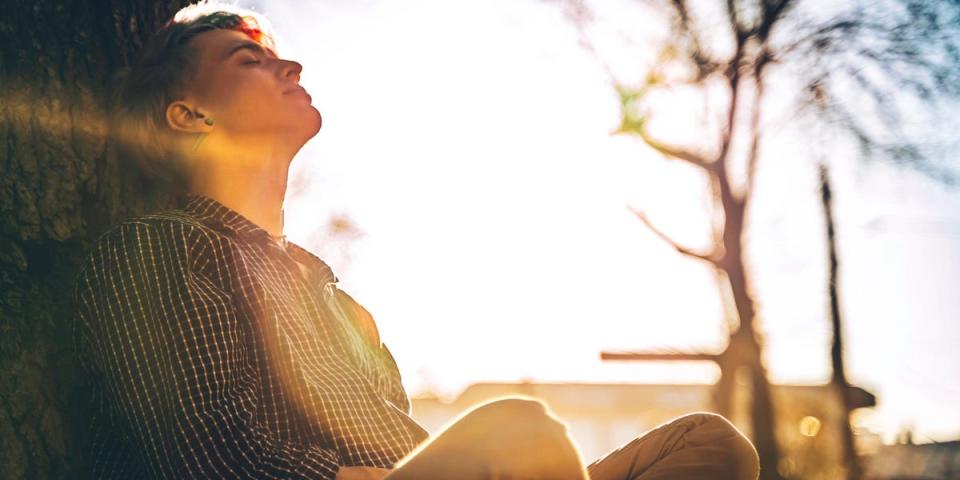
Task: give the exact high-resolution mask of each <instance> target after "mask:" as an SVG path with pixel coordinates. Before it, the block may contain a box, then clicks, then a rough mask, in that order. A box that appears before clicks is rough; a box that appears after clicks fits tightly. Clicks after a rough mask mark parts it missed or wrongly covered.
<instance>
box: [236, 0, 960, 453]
mask: <svg viewBox="0 0 960 480" xmlns="http://www.w3.org/2000/svg"><path fill="white" fill-rule="evenodd" d="M260 3H261V4H262V5H261V6H259V7H257V4H251V3H244V2H241V3H240V5H241V6H248V7H250V6H253V7H254V8H255V9H256V10H258V11H260V12H262V13H265V14H266V15H267V16H268V17H269V18H270V19H271V20H272V21H273V23H274V26H275V28H276V29H277V30H279V31H280V32H281V39H280V40H281V42H282V43H281V46H280V48H281V52H280V53H281V55H282V56H285V57H288V58H294V59H297V60H299V61H300V62H301V63H303V65H304V71H303V75H302V82H301V83H302V84H303V85H304V86H305V87H306V88H307V90H308V91H309V92H310V93H311V95H312V97H313V104H314V105H315V106H317V107H318V109H319V110H320V111H321V113H322V114H323V117H324V126H323V128H322V130H321V132H320V133H319V134H318V136H317V137H316V138H314V139H313V140H312V141H311V142H310V143H308V144H307V146H306V147H305V148H304V149H303V150H302V151H301V153H300V154H299V156H298V157H297V159H296V160H295V162H294V164H293V167H292V172H291V187H290V190H289V191H288V193H289V195H288V201H287V205H286V209H285V213H286V227H285V228H286V233H287V234H288V236H289V237H290V238H292V239H293V240H294V241H297V242H299V243H301V244H304V245H306V246H307V247H308V248H310V249H311V250H313V251H314V252H316V253H318V254H319V255H320V256H321V257H323V258H325V259H328V260H329V261H330V263H331V264H332V265H333V266H334V268H335V270H336V272H337V274H338V276H340V278H341V281H342V287H343V288H344V289H346V290H347V291H349V292H350V293H351V294H352V295H353V296H354V297H355V298H357V299H358V300H359V301H360V302H361V303H363V304H364V305H365V306H366V307H367V308H368V309H369V310H370V311H371V312H372V313H373V315H374V316H375V318H376V319H377V322H378V324H379V326H380V330H381V335H382V337H383V338H384V339H385V341H386V343H387V344H388V345H389V346H390V348H391V350H392V351H393V353H394V355H395V357H396V358H397V361H398V363H399V365H400V369H401V371H402V373H403V375H404V381H405V384H406V385H407V387H408V390H409V391H410V392H411V393H417V392H419V391H423V390H426V389H431V390H434V391H438V392H439V393H442V394H456V393H457V392H459V391H460V390H461V389H462V388H463V387H465V386H466V385H469V384H471V383H474V382H477V381H485V380H498V381H516V380H522V379H531V380H534V381H580V382H671V383H673V382H711V381H713V380H714V379H715V377H716V372H715V370H714V367H712V366H705V365H698V364H686V365H651V364H635V363H634V364H631V363H602V362H600V360H599V352H600V351H601V350H611V349H620V350H627V349H648V348H654V347H668V348H678V349H710V350H715V349H718V348H719V347H720V346H721V345H722V342H723V338H724V335H725V330H724V326H723V321H722V317H721V304H720V301H719V298H718V294H717V287H716V284H715V282H714V280H713V275H712V273H711V272H710V270H709V269H707V268H706V267H705V266H703V265H701V264H699V263H697V262H695V261H693V260H690V259H687V258H684V257H682V256H680V255H678V254H676V253H675V252H674V251H673V250H672V249H671V248H669V247H668V246H667V245H665V244H664V243H662V242H661V241H659V240H658V239H657V238H656V237H655V236H654V235H652V234H651V233H650V232H649V231H648V230H646V229H645V227H644V226H643V225H642V224H641V223H640V222H639V221H638V220H637V219H636V218H635V217H633V216H632V214H630V212H629V211H628V210H627V206H628V205H629V206H633V207H635V208H637V209H640V210H644V211H646V212H648V213H649V215H650V217H651V218H652V219H653V220H654V222H655V223H657V224H659V225H661V227H662V228H663V229H664V230H666V231H668V232H670V234H671V235H673V236H674V237H676V238H678V239H681V240H683V241H685V242H688V243H690V244H691V245H694V246H695V245H697V244H698V242H701V243H700V244H702V242H704V241H705V240H706V236H705V233H706V230H705V223H704V222H705V218H706V217H705V210H704V206H705V205H706V200H707V199H706V197H705V193H704V191H703V188H702V187H703V184H702V180H701V179H700V178H699V177H698V176H697V174H696V172H695V171H693V170H691V169H690V168H688V167H686V166H684V165H680V164H676V163H672V162H669V161H666V160H664V159H662V158H660V157H659V156H657V155H656V154H654V153H653V152H652V151H650V150H649V149H648V148H646V147H645V146H644V145H643V144H642V143H640V142H639V141H638V140H636V139H632V138H626V137H619V136H611V135H610V132H611V131H612V130H613V129H614V128H615V127H616V125H617V124H618V122H619V115H620V111H619V105H618V101H617V97H616V94H615V93H614V91H613V90H612V88H611V87H610V85H609V83H608V82H607V78H606V76H605V73H604V72H603V70H602V69H601V68H600V66H599V65H598V63H597V62H596V61H594V60H593V59H591V57H590V55H588V54H587V53H586V52H585V51H584V50H583V49H582V48H580V47H579V46H578V44H577V35H576V33H575V31H574V29H573V28H572V27H571V25H570V24H569V23H568V22H567V21H565V20H564V18H563V16H562V15H561V12H560V11H559V9H558V8H557V7H556V6H555V5H554V4H552V3H549V2H542V1H537V0H521V1H518V0H509V1H508V0H497V1H486V2H468V1H466V0H457V1H452V0H407V1H404V2H390V1H386V0H364V1H356V0H352V1H349V2H348V1H324V2H320V1H316V2H292V1H291V2H281V1H276V0H274V1H271V2H265V1H264V2H260ZM639 14H640V15H642V14H643V12H640V13H639ZM630 15H638V13H637V10H636V9H624V11H623V14H622V15H617V16H615V17H613V18H614V19H615V20H616V22H614V23H612V24H611V25H613V27H612V28H626V27H629V25H631V22H634V23H633V24H634V25H637V24H645V25H647V27H648V29H649V30H650V31H651V32H654V33H655V32H656V31H657V28H656V25H654V24H651V22H650V20H649V18H646V19H636V18H632V17H631V16H630ZM635 20H636V21H638V22H640V23H636V22H635ZM644 22H646V23H644ZM611 35H613V34H611ZM621 60H622V59H621ZM643 61H644V60H643V59H640V60H638V62H637V68H641V67H642V65H643ZM782 123H783V125H781V126H779V127H777V128H776V129H775V130H776V132H777V133H776V134H775V135H774V136H773V137H771V138H772V139H771V140H770V144H769V145H768V148H767V152H768V153H767V154H766V155H765V156H764V157H763V160H762V163H761V171H760V174H759V175H760V177H759V182H760V187H759V189H758V191H757V196H756V202H757V207H756V210H755V211H754V214H753V231H752V232H751V237H750V238H751V244H750V255H751V260H752V262H753V263H754V266H755V275H754V282H755V283H756V285H757V290H758V291H757V296H758V299H759V303H760V313H761V317H762V318H761V322H762V325H763V330H764V335H765V336H766V342H767V343H766V348H767V352H766V355H767V361H768V367H769V370H770V373H771V376H772V378H773V380H774V381H776V382H784V383H821V382H825V381H826V380H827V379H828V377H829V350H828V348H829V340H830V336H829V322H828V317H827V312H828V311H827V299H826V287H825V285H824V282H825V278H826V271H825V269H826V258H825V247H824V245H823V239H824V234H823V227H822V217H821V212H820V207H819V200H818V197H817V179H816V171H815V169H814V168H813V166H812V165H813V162H812V161H811V159H812V158H815V156H816V155H818V154H827V153H830V154H834V153H836V155H835V156H833V157H832V159H831V161H832V162H833V165H834V173H835V191H836V197H837V198H836V207H835V208H836V210H837V212H836V216H837V221H838V229H839V235H840V238H839V241H840V242H841V245H840V248H841V252H840V253H841V262H842V265H841V268H842V272H841V274H842V285H841V288H842V292H841V294H842V296H843V297H842V302H843V308H844V313H845V315H846V320H847V322H848V323H847V326H846V328H847V341H848V346H849V348H848V351H847V359H848V366H849V369H848V370H849V372H850V376H851V379H852V381H853V382H854V383H856V384H858V385H861V386H864V387H866V388H868V389H869V390H871V391H872V392H874V393H876V394H877V395H878V397H879V406H878V408H877V409H876V410H875V412H874V414H872V415H870V416H867V417H864V418H861V419H859V421H861V422H863V423H862V424H863V425H864V426H866V427H868V428H871V429H874V430H876V431H879V432H883V433H885V434H886V438H887V439H890V438H891V436H892V434H894V433H895V432H896V431H897V430H899V428H900V427H901V426H904V425H909V426H913V427H915V428H916V431H917V433H918V434H919V436H918V439H919V440H921V441H923V440H928V439H930V440H947V439H951V438H957V437H960V409H957V408H955V406H956V405H960V382H958V381H957V379H960V351H958V349H957V348H955V346H956V345H958V344H960V322H957V318H958V316H960V295H956V285H957V284H958V283H960V190H952V191H951V190H949V189H947V188H945V187H942V186H940V185H937V184H935V183H933V182H931V181H929V180H927V179H925V178H923V177H922V176H920V175H917V174H914V173H911V172H908V171H900V170H896V169H893V168H891V167H886V166H883V165H874V166H865V164H863V163H861V162H858V161H856V160H855V159H853V157H854V156H855V152H853V151H852V150H851V151H845V150H843V149H830V151H829V152H823V151H818V150H816V149H815V148H812V147H811V146H810V144H809V142H805V141H804V140H803V139H802V138H801V137H800V136H798V134H797V132H796V130H795V129H791V128H790V127H789V122H782ZM669 125H674V128H676V129H681V128H685V125H686V124H684V123H682V121H681V122H674V123H672V124H669ZM686 130H687V131H690V130H689V129H686ZM695 132H696V131H695V130H694V133H695ZM845 159H847V160H845ZM338 214H345V215H347V216H349V218H350V219H351V220H352V221H353V222H354V223H355V224H356V225H357V226H358V228H359V229H360V230H362V232H363V236H362V237H360V238H359V239H357V240H354V241H353V242H352V243H351V244H350V246H349V252H350V255H349V258H348V257H346V256H344V255H342V251H341V249H340V247H339V246H338V245H337V244H336V243H325V242H322V241H319V240H318V239H319V238H320V237H317V236H316V235H315V232H317V231H318V230H322V229H324V228H325V225H326V223H327V222H328V221H329V219H330V217H331V216H332V215H338Z"/></svg>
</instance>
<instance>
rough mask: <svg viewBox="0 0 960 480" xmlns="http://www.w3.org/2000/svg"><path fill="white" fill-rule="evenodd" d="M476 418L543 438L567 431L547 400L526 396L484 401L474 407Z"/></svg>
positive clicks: (497, 426) (505, 429)
mask: <svg viewBox="0 0 960 480" xmlns="http://www.w3.org/2000/svg"><path fill="white" fill-rule="evenodd" d="M471 416H472V417H473V418H474V420H475V421H478V422H483V423H485V424H487V425H489V426H495V428H496V429H498V430H500V431H505V432H512V433H513V434H519V435H524V434H527V435H530V436H532V437H535V438H541V439H543V440H547V441H549V440H551V439H559V438H561V437H565V436H566V434H567V431H566V426H565V425H564V424H563V423H562V422H560V421H559V420H558V419H557V418H556V417H554V416H553V414H552V413H551V412H550V409H549V408H548V407H547V405H546V404H545V403H543V402H542V401H540V400H536V399H532V398H523V397H510V398H503V399H499V400H494V401H491V402H489V403H485V404H483V405H481V406H479V407H477V408H476V409H474V410H473V412H472V413H471Z"/></svg>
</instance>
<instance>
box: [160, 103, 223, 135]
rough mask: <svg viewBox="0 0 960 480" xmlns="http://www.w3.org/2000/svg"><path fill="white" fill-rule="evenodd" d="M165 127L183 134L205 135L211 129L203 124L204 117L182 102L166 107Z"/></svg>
mask: <svg viewBox="0 0 960 480" xmlns="http://www.w3.org/2000/svg"><path fill="white" fill-rule="evenodd" d="M165 113H166V118H167V125H169V126H170V128H172V129H173V130H174V131H177V132H183V133H207V132H209V131H210V130H211V129H212V128H213V127H212V126H211V125H208V124H206V123H204V119H205V117H206V116H205V115H204V114H203V113H201V112H200V110H198V109H196V108H195V107H194V106H192V105H190V104H188V103H187V102H185V101H183V100H176V101H173V102H171V103H170V105H167V110H166V112H165Z"/></svg>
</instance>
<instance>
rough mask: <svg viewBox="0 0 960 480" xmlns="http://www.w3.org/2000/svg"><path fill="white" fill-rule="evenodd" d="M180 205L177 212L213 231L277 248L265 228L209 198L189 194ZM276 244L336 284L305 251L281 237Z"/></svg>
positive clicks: (320, 262) (326, 268)
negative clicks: (183, 212) (318, 269)
mask: <svg viewBox="0 0 960 480" xmlns="http://www.w3.org/2000/svg"><path fill="white" fill-rule="evenodd" d="M180 202H181V203H180V209H181V210H183V211H185V212H187V213H188V214H189V215H191V216H193V217H194V218H196V219H198V220H200V221H201V222H202V223H203V224H205V225H207V226H208V227H210V228H213V229H214V230H217V231H220V232H221V233H226V234H228V235H230V236H233V237H236V238H241V239H244V240H247V241H251V242H255V243H260V244H261V245H272V246H278V243H277V241H276V240H275V238H274V237H273V235H270V232H268V231H267V230H266V229H264V228H263V227H261V226H259V225H257V224H256V223H253V221H252V220H250V219H249V218H247V217H245V216H243V215H242V214H241V213H240V212H237V211H236V210H234V209H232V208H230V207H228V206H226V205H224V204H222V203H220V202H219V201H217V200H215V199H213V198H211V197H208V196H206V195H203V194H200V193H195V192H190V193H187V194H186V195H185V196H183V197H182V198H181V200H180ZM280 243H281V244H282V246H281V248H284V247H285V250H286V252H287V253H288V254H289V255H290V256H291V257H292V258H294V259H295V260H297V261H298V262H301V263H305V264H309V263H315V264H318V265H319V266H320V270H321V273H322V275H321V277H322V278H323V280H324V281H327V282H339V281H340V279H339V278H337V276H336V275H334V274H333V271H332V270H331V269H330V266H329V265H327V263H326V262H324V261H323V260H321V259H320V258H319V257H317V256H316V255H314V254H313V253H312V252H310V251H309V250H307V249H305V248H303V247H301V246H299V245H297V244H295V243H293V242H290V241H288V240H286V237H285V236H283V237H281V241H280Z"/></svg>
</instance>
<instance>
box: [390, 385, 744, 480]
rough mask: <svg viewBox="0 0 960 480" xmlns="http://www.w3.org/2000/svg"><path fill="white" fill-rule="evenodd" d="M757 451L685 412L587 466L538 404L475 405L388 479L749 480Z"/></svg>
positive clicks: (713, 422)
mask: <svg viewBox="0 0 960 480" xmlns="http://www.w3.org/2000/svg"><path fill="white" fill-rule="evenodd" d="M759 471H760V466H759V461H758V457H757V452H756V450H755V449H754V447H753V445H752V444H751V443H750V441H749V440H747V438H746V437H744V436H743V434H742V433H740V431H739V430H737V428H736V427H734V426H733V424H731V423H730V422H729V421H727V420H726V419H725V418H723V417H722V416H719V415H716V414H712V413H692V414H689V415H684V416H681V417H678V418H676V419H674V420H672V421H670V422H667V423H665V424H663V425H660V426H659V427H656V428H654V429H652V430H650V431H648V432H646V433H644V434H643V435H641V436H639V437H637V438H636V439H634V440H633V441H631V442H628V443H627V444H625V445H623V446H622V447H620V448H618V449H616V450H614V451H613V452H610V453H609V454H607V455H605V456H604V457H602V458H600V459H599V460H597V461H595V462H593V463H592V464H590V465H589V466H587V467H586V468H584V466H583V463H582V462H581V459H580V454H579V452H578V451H577V447H576V446H575V444H574V443H573V441H572V440H571V438H570V437H569V435H567V431H566V426H565V425H564V424H563V423H561V422H560V421H559V420H557V419H556V418H555V417H554V416H553V415H552V414H551V413H550V412H549V410H548V409H547V408H546V405H544V404H543V403H542V402H540V401H537V400H528V399H519V398H509V399H503V400H497V401H493V402H490V403H487V404H484V405H481V406H479V407H477V408H475V409H473V410H471V411H469V412H467V413H466V414H464V415H463V416H461V417H460V418H459V419H458V420H456V421H455V422H453V423H452V424H450V426H448V427H447V428H445V429H444V430H443V431H442V432H441V433H439V434H437V435H435V436H433V437H431V438H430V439H428V440H427V441H425V442H424V443H423V444H421V445H420V446H418V447H417V448H416V449H415V450H414V451H413V452H411V453H410V454H409V455H407V456H406V457H404V458H403V459H402V460H400V461H399V462H398V463H397V464H396V465H395V469H394V471H393V472H392V473H390V475H388V476H387V479H388V480H434V479H436V480H440V479H443V480H452V479H458V480H494V479H497V480H503V479H518V480H519V479H551V480H567V479H569V480H666V479H670V480H682V479H706V478H709V479H713V480H756V479H757V478H758V476H759Z"/></svg>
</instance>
